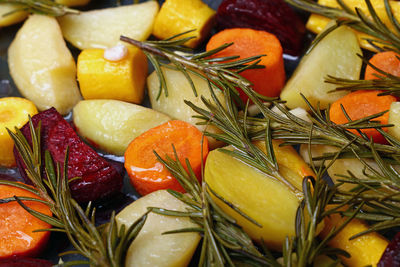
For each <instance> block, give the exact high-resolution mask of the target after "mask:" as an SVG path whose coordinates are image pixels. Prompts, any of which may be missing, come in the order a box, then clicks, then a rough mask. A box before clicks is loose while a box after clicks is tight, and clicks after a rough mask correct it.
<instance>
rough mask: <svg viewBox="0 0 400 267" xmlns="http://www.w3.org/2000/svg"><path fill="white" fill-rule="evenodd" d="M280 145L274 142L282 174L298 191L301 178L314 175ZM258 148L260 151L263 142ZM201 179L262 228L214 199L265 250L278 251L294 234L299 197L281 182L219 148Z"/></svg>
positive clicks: (209, 159) (303, 163)
mask: <svg viewBox="0 0 400 267" xmlns="http://www.w3.org/2000/svg"><path fill="white" fill-rule="evenodd" d="M279 144H280V142H278V141H275V140H274V142H273V146H274V151H275V154H276V158H277V160H278V165H279V169H280V172H281V175H283V176H284V177H285V178H286V179H287V180H288V181H290V182H291V184H292V185H293V186H295V187H296V188H297V189H299V190H301V183H302V180H303V177H304V176H306V175H312V174H313V173H312V171H311V170H309V168H308V166H307V164H306V163H305V162H304V161H303V160H302V159H301V158H300V156H299V155H298V154H297V153H296V151H295V150H294V149H293V148H292V147H280V146H279ZM257 145H258V146H259V147H260V148H262V147H263V146H264V143H262V142H259V143H257ZM303 168H304V169H303ZM204 178H205V181H206V182H207V184H208V185H209V186H210V188H211V189H212V190H214V191H215V192H216V193H217V194H219V195H220V196H222V197H223V198H224V199H226V200H227V201H229V202H230V203H232V204H233V205H235V206H236V207H237V208H239V209H240V210H241V211H242V212H244V213H245V214H247V215H248V216H250V217H251V218H253V219H254V220H255V221H257V222H258V223H259V224H261V225H262V227H259V226H257V225H255V224H253V223H251V222H249V221H248V220H246V219H245V218H243V217H242V216H241V215H239V214H238V213H236V212H235V211H234V210H232V209H231V208H230V207H228V206H227V205H226V204H224V203H223V202H221V201H220V200H218V199H216V198H214V199H215V201H216V203H217V204H218V205H220V207H221V208H222V209H223V210H224V211H225V212H226V213H228V214H229V215H231V216H232V217H233V218H235V219H236V220H237V222H238V224H239V225H241V226H242V227H243V229H244V230H245V231H246V232H247V233H248V234H249V235H250V237H251V238H253V239H255V240H257V241H260V240H261V239H263V241H264V242H265V243H266V244H267V246H268V247H270V248H273V249H276V250H281V249H282V243H283V242H284V240H285V238H286V237H287V236H293V235H294V234H295V229H294V221H295V217H296V211H297V208H298V206H299V203H300V201H301V196H300V195H297V194H296V193H294V192H293V191H292V190H290V189H289V188H288V186H287V185H285V184H284V183H282V182H280V181H278V180H276V179H273V178H270V177H268V176H267V175H265V174H263V173H261V172H259V171H258V170H256V169H254V168H252V167H250V166H249V165H247V164H245V163H243V162H241V161H240V160H238V159H236V158H234V157H232V156H230V155H228V154H226V153H224V152H222V151H220V150H219V149H216V150H213V151H211V152H210V153H209V154H208V157H207V161H206V166H205V176H204Z"/></svg>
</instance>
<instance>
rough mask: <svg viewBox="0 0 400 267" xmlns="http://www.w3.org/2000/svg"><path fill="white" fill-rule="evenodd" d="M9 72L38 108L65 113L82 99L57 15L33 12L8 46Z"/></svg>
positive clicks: (22, 92)
mask: <svg viewBox="0 0 400 267" xmlns="http://www.w3.org/2000/svg"><path fill="white" fill-rule="evenodd" d="M8 65H9V67H10V74H11V76H12V78H13V80H14V82H15V84H16V85H17V87H18V89H19V91H20V93H21V94H22V95H23V96H25V97H26V98H28V99H29V100H31V101H32V102H33V103H35V105H36V106H37V108H38V109H39V110H45V109H48V108H51V107H55V108H56V109H57V111H58V112H60V113H61V114H63V115H65V114H67V113H68V112H69V111H70V110H71V109H72V108H73V106H74V105H75V104H76V103H77V102H78V101H79V100H80V99H81V96H80V93H79V89H78V85H77V82H76V66H75V62H74V59H73V58H72V55H71V52H70V51H69V50H68V48H67V46H66V44H65V41H64V39H63V37H62V34H61V31H60V27H59V26H58V23H57V21H56V19H55V18H52V17H46V16H42V15H31V16H30V17H29V19H28V20H27V21H26V22H25V23H24V25H23V26H22V28H21V29H20V30H19V31H18V33H17V35H16V37H15V39H14V41H13V42H12V43H11V45H10V47H9V48H8Z"/></svg>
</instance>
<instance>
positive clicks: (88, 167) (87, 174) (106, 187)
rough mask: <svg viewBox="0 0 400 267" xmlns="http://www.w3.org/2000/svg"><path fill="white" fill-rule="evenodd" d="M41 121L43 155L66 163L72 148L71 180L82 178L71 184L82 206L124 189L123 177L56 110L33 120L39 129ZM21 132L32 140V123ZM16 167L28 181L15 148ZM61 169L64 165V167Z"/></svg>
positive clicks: (43, 113) (34, 117) (69, 163)
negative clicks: (67, 154)
mask: <svg viewBox="0 0 400 267" xmlns="http://www.w3.org/2000/svg"><path fill="white" fill-rule="evenodd" d="M39 121H41V122H42V127H41V146H42V152H43V153H44V151H45V150H48V151H49V152H50V154H51V155H52V157H53V159H54V161H55V162H59V163H60V164H62V163H63V162H64V157H65V151H66V149H67V147H69V159H68V178H69V179H70V178H73V177H77V176H79V177H82V178H81V179H79V180H76V181H74V182H72V183H71V184H70V188H71V193H72V196H73V197H74V198H75V200H77V201H78V202H80V203H85V202H88V201H95V200H98V199H103V198H105V197H107V196H110V195H112V194H114V193H116V192H118V191H119V190H120V189H121V187H122V176H121V175H119V173H118V172H117V170H116V169H115V168H114V167H113V166H112V165H110V164H109V163H108V162H107V161H106V160H105V159H103V158H102V157H100V156H99V155H98V154H97V153H96V152H95V151H94V150H93V149H92V148H90V147H89V146H88V145H86V144H85V143H84V142H83V141H82V140H81V139H80V138H79V137H78V135H77V134H76V133H75V131H74V130H73V128H72V127H71V125H70V124H69V123H68V122H67V121H66V120H64V118H63V117H62V116H61V115H60V114H59V113H58V112H57V111H56V110H55V109H54V108H51V109H48V110H45V111H43V112H40V113H39V114H37V115H35V116H33V117H32V122H33V125H34V126H35V127H36V126H37V125H38V123H39ZM21 132H22V133H23V134H24V136H25V137H26V138H27V140H28V141H31V135H30V130H29V124H26V125H24V126H23V127H22V128H21ZM14 154H15V157H16V162H17V166H18V168H19V170H20V172H21V175H23V176H24V179H25V180H28V179H27V176H26V173H25V171H24V165H23V162H22V159H21V158H20V157H19V155H18V152H17V150H16V149H15V148H14ZM61 166H62V165H61Z"/></svg>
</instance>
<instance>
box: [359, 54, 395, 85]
mask: <svg viewBox="0 0 400 267" xmlns="http://www.w3.org/2000/svg"><path fill="white" fill-rule="evenodd" d="M397 57H399V55H398V54H396V53H395V52H393V51H386V52H380V53H376V54H375V55H374V56H373V57H372V58H371V59H370V60H369V62H370V63H371V64H372V65H374V66H375V67H377V68H378V69H380V70H383V71H384V72H387V73H390V74H392V75H394V76H400V60H399V59H398V58H397ZM376 75H381V76H382V74H381V73H379V72H378V71H376V70H375V69H373V68H372V67H371V66H369V65H368V66H367V67H366V68H365V75H364V79H365V80H373V79H378V77H377V76H376Z"/></svg>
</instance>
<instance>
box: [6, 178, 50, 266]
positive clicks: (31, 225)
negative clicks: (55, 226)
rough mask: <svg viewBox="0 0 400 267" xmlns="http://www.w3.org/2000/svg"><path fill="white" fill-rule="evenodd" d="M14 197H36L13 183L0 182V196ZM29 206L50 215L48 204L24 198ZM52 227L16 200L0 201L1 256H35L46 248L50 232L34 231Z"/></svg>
mask: <svg viewBox="0 0 400 267" xmlns="http://www.w3.org/2000/svg"><path fill="white" fill-rule="evenodd" d="M13 196H20V197H22V196H24V197H33V198H38V196H36V195H35V194H33V193H31V192H29V191H27V190H24V189H20V188H17V187H14V186H8V185H0V199H4V198H9V197H13ZM23 203H24V204H25V205H26V206H28V207H30V208H31V209H33V210H35V211H38V212H41V213H44V214H46V215H49V216H51V215H52V214H51V211H50V209H49V207H48V206H47V205H45V204H43V203H39V202H36V201H23ZM50 227H51V226H50V225H49V224H48V223H45V222H43V221H41V220H39V219H38V218H36V217H34V216H33V215H31V214H29V213H28V212H27V211H26V210H25V209H24V208H22V207H21V206H20V205H19V204H18V203H17V202H15V201H13V202H9V203H4V204H0V259H6V258H10V257H13V256H23V257H35V256H37V255H38V254H39V253H40V252H41V251H42V250H43V249H44V247H45V245H46V243H47V241H48V239H49V237H50V232H33V231H35V230H39V229H48V228H50Z"/></svg>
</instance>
